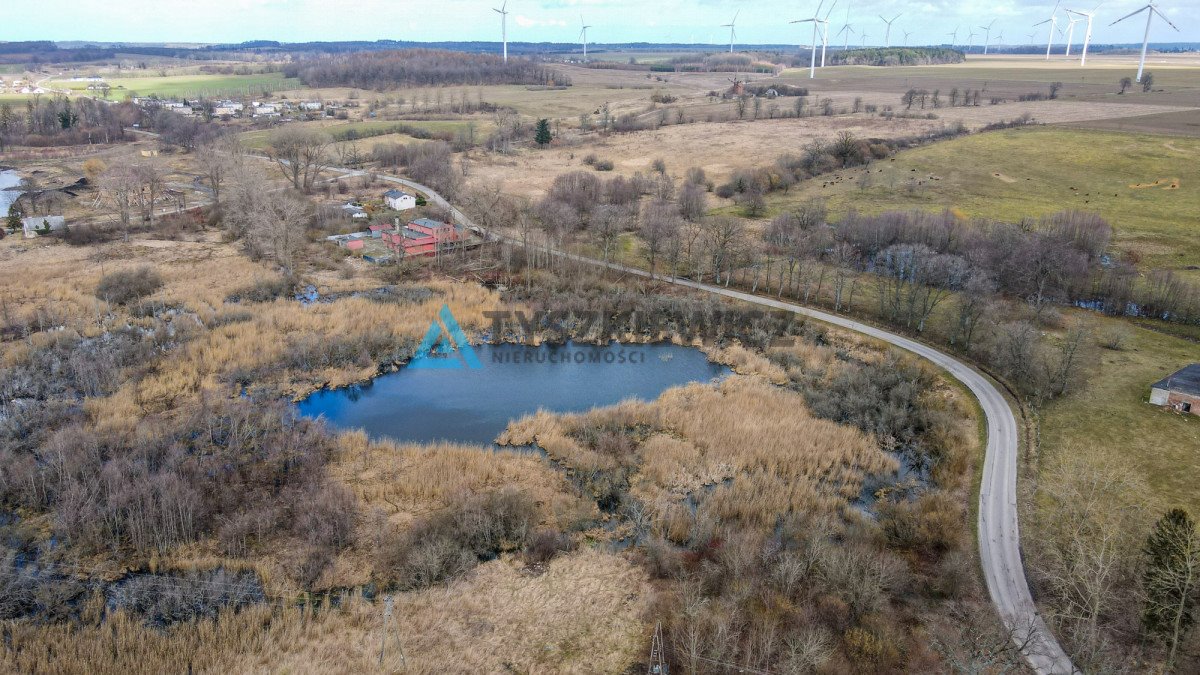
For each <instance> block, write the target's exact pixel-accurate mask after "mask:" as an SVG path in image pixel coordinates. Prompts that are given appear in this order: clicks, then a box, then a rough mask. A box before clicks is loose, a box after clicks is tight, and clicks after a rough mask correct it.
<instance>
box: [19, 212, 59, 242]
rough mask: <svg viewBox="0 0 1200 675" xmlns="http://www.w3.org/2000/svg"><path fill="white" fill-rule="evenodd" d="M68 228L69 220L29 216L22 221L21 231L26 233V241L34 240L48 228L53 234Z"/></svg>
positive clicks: (55, 217)
mask: <svg viewBox="0 0 1200 675" xmlns="http://www.w3.org/2000/svg"><path fill="white" fill-rule="evenodd" d="M66 227H67V219H66V218H63V217H62V216H29V217H27V218H22V219H21V229H22V230H24V231H25V238H26V239H33V238H34V237H36V236H38V234H39V231H41V232H45V231H46V229H47V228H49V230H50V231H51V232H58V231H59V230H63V229H66Z"/></svg>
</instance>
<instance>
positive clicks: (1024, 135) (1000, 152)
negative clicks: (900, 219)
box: [770, 127, 1200, 276]
mask: <svg viewBox="0 0 1200 675" xmlns="http://www.w3.org/2000/svg"><path fill="white" fill-rule="evenodd" d="M863 171H864V170H863V169H851V170H847V171H842V172H839V173H838V174H836V175H833V176H827V177H820V178H817V179H815V180H810V181H807V182H805V183H804V184H802V185H801V186H799V187H798V188H796V189H793V190H792V191H791V192H790V193H788V194H785V195H776V196H774V197H773V198H772V199H771V200H770V207H771V211H772V213H778V212H779V211H781V210H783V209H786V208H789V207H791V206H794V205H796V204H799V203H800V202H802V201H804V200H806V199H809V198H812V197H821V198H824V199H826V200H827V203H828V205H829V207H830V210H831V212H832V213H833V215H834V216H835V217H836V216H840V215H842V214H844V213H846V212H847V211H848V210H850V209H852V208H853V209H857V210H859V211H865V212H879V211H885V210H903V209H913V208H919V209H931V210H940V209H956V210H958V211H960V212H961V213H962V214H964V215H966V216H969V217H982V218H996V219H1001V220H1009V221H1013V222H1016V221H1019V220H1020V219H1021V218H1023V217H1034V218H1036V217H1040V216H1043V215H1047V214H1050V213H1054V212H1056V211H1061V210H1065V209H1079V210H1087V211H1094V212H1096V213H1099V214H1100V215H1101V216H1103V217H1104V218H1106V219H1107V220H1108V221H1109V222H1110V223H1111V224H1112V225H1113V228H1114V230H1115V232H1116V236H1115V240H1116V244H1117V247H1118V248H1119V249H1122V250H1130V251H1136V252H1137V253H1138V254H1140V255H1141V259H1142V264H1143V266H1144V267H1162V268H1169V269H1183V268H1186V267H1188V266H1195V265H1200V139H1191V138H1178V137H1173V136H1153V135H1142V134H1126V133H1116V132H1105V131H1084V130H1074V129H1063V128H1058V127H1036V128H1025V129H1014V130H1008V131H998V132H989V133H982V134H973V135H970V136H964V137H961V138H958V139H955V140H951V141H944V142H939V143H934V144H932V145H928V146H925V147H921V148H916V149H913V150H907V151H904V152H901V153H899V154H898V155H896V156H895V157H894V158H893V159H889V160H884V161H880V162H875V163H874V164H872V165H871V166H870V167H869V168H868V169H867V171H869V174H868V176H869V182H868V183H866V184H865V186H864V184H863V183H862V182H861V180H860V179H861V178H862V176H863ZM997 174H999V175H997ZM839 176H840V180H838V179H837V177H839ZM1176 178H1178V179H1179V181H1180V183H1179V185H1180V187H1179V189H1174V190H1170V189H1162V187H1148V188H1142V189H1134V188H1131V187H1130V185H1132V184H1138V183H1152V182H1154V181H1156V180H1166V181H1171V180H1173V179H1176ZM1192 276H1194V275H1192Z"/></svg>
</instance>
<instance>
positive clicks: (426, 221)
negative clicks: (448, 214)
mask: <svg viewBox="0 0 1200 675" xmlns="http://www.w3.org/2000/svg"><path fill="white" fill-rule="evenodd" d="M411 224H412V225H420V226H421V227H430V228H439V227H450V223H443V222H442V221H440V220H433V219H431V218H417V219H416V220H414V221H412V223H411Z"/></svg>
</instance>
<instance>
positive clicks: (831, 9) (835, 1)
mask: <svg viewBox="0 0 1200 675" xmlns="http://www.w3.org/2000/svg"><path fill="white" fill-rule="evenodd" d="M834 7H837V0H833V4H832V5H830V6H829V11H828V12H825V19H826V20H828V19H829V15H830V14H833V8H834Z"/></svg>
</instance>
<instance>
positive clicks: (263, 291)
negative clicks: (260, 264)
mask: <svg viewBox="0 0 1200 675" xmlns="http://www.w3.org/2000/svg"><path fill="white" fill-rule="evenodd" d="M295 288H296V282H295V280H294V279H291V278H289V277H276V278H274V279H259V280H258V281H255V282H254V283H252V284H250V285H249V286H243V287H241V288H239V289H237V290H235V291H234V292H232V293H230V294H229V296H228V297H226V298H225V302H234V303H236V302H271V301H272V300H274V299H275V298H279V297H283V296H285V295H291V294H292V291H294V290H295Z"/></svg>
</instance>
